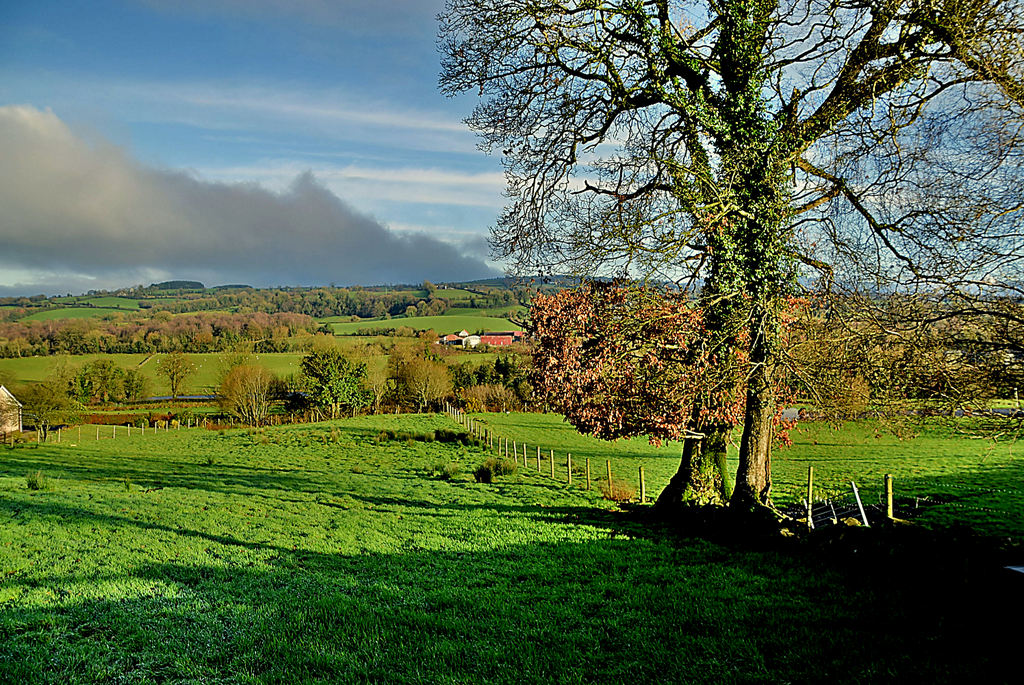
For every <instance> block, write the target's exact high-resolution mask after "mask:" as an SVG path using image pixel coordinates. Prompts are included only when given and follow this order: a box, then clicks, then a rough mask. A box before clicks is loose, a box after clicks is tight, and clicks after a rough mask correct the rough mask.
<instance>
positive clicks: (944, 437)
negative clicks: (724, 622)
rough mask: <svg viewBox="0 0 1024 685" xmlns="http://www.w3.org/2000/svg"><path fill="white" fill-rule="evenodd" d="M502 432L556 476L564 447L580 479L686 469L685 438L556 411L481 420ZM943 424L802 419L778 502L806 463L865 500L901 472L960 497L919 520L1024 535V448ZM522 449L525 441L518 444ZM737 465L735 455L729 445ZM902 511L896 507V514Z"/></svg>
mask: <svg viewBox="0 0 1024 685" xmlns="http://www.w3.org/2000/svg"><path fill="white" fill-rule="evenodd" d="M478 418H479V419H480V420H481V421H482V422H483V423H484V424H486V425H487V426H489V427H490V428H491V430H492V431H493V432H494V433H495V434H496V435H500V436H503V437H509V438H511V439H514V440H516V441H518V442H519V443H520V445H521V444H522V443H523V442H525V443H526V445H527V451H528V452H529V457H530V461H531V468H534V469H536V450H537V447H538V446H540V447H541V450H542V455H543V459H542V463H541V470H542V471H544V472H548V473H549V472H550V467H549V455H550V451H551V450H552V449H553V450H555V455H556V464H557V468H556V473H558V474H559V476H560V477H561V478H563V479H564V478H565V467H566V454H572V455H573V462H574V470H575V475H574V478H576V479H577V480H579V478H580V477H581V476H582V475H583V471H582V469H583V468H584V465H585V463H586V462H585V460H586V459H587V458H588V457H589V458H590V459H591V471H592V475H593V477H594V478H595V479H597V478H600V479H601V480H602V481H603V480H604V479H605V475H604V473H605V462H606V460H609V459H610V460H611V462H612V468H613V477H614V478H617V479H618V478H621V479H623V480H625V481H627V482H629V483H630V484H631V485H632V486H633V487H635V488H637V489H639V467H640V466H643V467H644V475H645V480H646V483H647V489H648V492H649V493H652V494H651V496H652V497H653V496H656V495H657V493H659V492H660V491H661V490H662V489H663V488H664V487H665V485H666V484H668V481H669V479H670V478H671V477H672V475H673V474H674V473H675V472H676V470H677V469H678V467H679V459H680V455H681V452H682V446H681V444H680V443H667V444H665V445H663V446H661V447H653V446H651V445H649V444H648V443H647V441H646V440H644V439H632V440H619V441H616V442H605V441H600V440H595V439H592V438H589V437H586V436H582V435H579V434H578V433H577V432H576V431H575V430H574V429H573V428H572V426H571V425H569V424H567V423H565V422H564V421H562V419H561V417H560V416H558V415H555V414H506V415H502V414H482V415H480V416H479V417H478ZM969 428H970V424H969V423H967V422H962V423H961V425H960V427H959V429H957V428H954V427H951V426H949V425H948V424H944V423H938V422H935V423H930V424H927V425H926V426H925V427H924V428H923V429H922V430H921V431H920V432H919V434H918V435H917V436H916V437H913V438H905V439H900V438H899V437H896V436H895V435H892V434H891V433H888V432H885V431H882V430H879V429H878V428H877V427H876V426H875V425H874V424H872V423H869V422H849V423H848V424H846V425H845V426H844V427H843V428H842V429H841V430H834V429H832V428H831V427H829V426H828V425H826V424H821V423H804V424H798V426H797V428H796V429H795V430H794V431H793V432H792V434H791V437H792V440H793V445H792V446H791V447H778V448H776V450H775V453H774V457H773V461H772V477H773V490H772V492H773V498H774V501H775V502H776V503H777V504H778V505H780V506H788V505H793V504H797V503H798V502H800V501H801V499H803V498H804V497H805V496H806V488H807V467H808V466H814V470H815V477H814V481H815V487H816V493H817V495H816V496H820V495H822V494H829V493H835V494H845V493H848V492H849V491H850V481H854V482H855V483H856V484H857V487H858V489H859V491H860V493H861V496H862V498H863V500H864V502H865V504H874V503H878V502H880V501H881V500H882V497H883V492H884V490H883V479H884V476H885V474H887V473H888V474H892V476H893V478H894V486H893V487H894V495H895V497H896V499H901V498H902V499H904V500H905V499H907V498H915V497H917V498H935V497H940V498H941V499H943V500H947V499H956V500H957V501H956V503H954V504H951V505H945V506H935V507H931V508H925V509H922V510H918V511H909V509H908V507H910V506H911V505H910V504H909V503H907V504H905V505H904V508H903V509H902V513H903V514H904V515H908V516H909V515H914V516H915V517H916V520H919V521H922V522H924V523H927V524H934V525H940V526H950V525H957V524H962V525H969V526H972V527H974V528H976V529H978V530H981V531H984V532H986V533H988V534H993V535H1009V536H1014V537H1018V538H1024V454H1022V451H1021V449H1020V446H1019V445H1015V444H1013V443H1012V442H1000V443H995V442H992V441H989V440H981V439H974V438H971V437H968V436H966V435H965V434H964V431H966V430H967V429H969ZM520 449H522V447H521V446H520ZM730 459H731V464H730V470H731V471H732V472H735V468H736V453H735V449H734V448H733V449H731V450H730ZM900 513H901V511H900V508H899V507H897V516H899V515H900Z"/></svg>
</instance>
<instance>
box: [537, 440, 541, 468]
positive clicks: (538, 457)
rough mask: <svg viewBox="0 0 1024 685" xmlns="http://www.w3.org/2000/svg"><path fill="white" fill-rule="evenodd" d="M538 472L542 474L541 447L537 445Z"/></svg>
mask: <svg viewBox="0 0 1024 685" xmlns="http://www.w3.org/2000/svg"><path fill="white" fill-rule="evenodd" d="M537 472H538V473H539V472H540V445H537Z"/></svg>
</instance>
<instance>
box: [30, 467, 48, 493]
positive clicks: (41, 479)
mask: <svg viewBox="0 0 1024 685" xmlns="http://www.w3.org/2000/svg"><path fill="white" fill-rule="evenodd" d="M25 485H26V486H27V487H28V489H29V490H42V489H43V488H45V487H46V476H44V475H43V472H42V471H33V472H32V473H29V474H28V475H27V476H26V477H25Z"/></svg>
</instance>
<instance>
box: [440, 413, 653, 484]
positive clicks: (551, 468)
mask: <svg viewBox="0 0 1024 685" xmlns="http://www.w3.org/2000/svg"><path fill="white" fill-rule="evenodd" d="M444 413H445V414H446V415H447V416H448V417H449V418H450V419H451V420H452V421H454V422H456V423H458V424H459V425H461V426H463V427H465V428H466V429H467V431H468V432H469V434H470V435H473V436H474V437H476V438H478V439H479V440H480V441H481V443H482V444H483V445H484V446H485V447H486V448H487V449H488V450H492V451H495V452H496V453H497V456H499V457H502V458H505V459H509V460H511V461H513V462H515V464H516V466H520V465H521V466H522V468H523V469H524V470H525V469H529V468H530V457H529V455H530V451H529V446H528V444H527V443H526V442H525V441H523V442H520V441H519V440H517V439H515V438H511V437H509V436H498V435H495V433H494V431H493V430H492V429H491V428H490V426H488V425H487V424H486V422H485V421H483V420H482V419H478V418H475V417H469V416H467V415H466V413H465V412H464V411H462V410H461V409H459V408H458V407H455V406H453V405H451V404H445V405H444ZM535 447H536V450H537V452H536V470H537V473H541V472H542V471H543V466H542V463H543V456H544V455H543V453H544V449H543V448H542V447H541V446H540V445H535ZM547 453H548V476H549V477H550V478H551V479H552V480H556V479H557V476H556V468H555V467H556V463H558V462H560V460H558V459H556V457H555V450H554V449H548V450H547ZM520 458H521V460H522V461H521V462H520ZM577 462H578V460H577ZM561 463H563V464H564V467H565V472H564V473H565V477H564V482H565V484H566V485H572V484H573V457H572V453H571V452H566V455H565V461H564V462H561ZM582 473H583V476H584V482H583V484H582V485H583V487H584V489H586V490H592V489H593V484H594V478H593V473H592V470H591V460H590V458H589V457H586V458H584V461H583V468H582ZM605 474H606V477H605V478H606V483H607V488H608V491H609V494H611V493H612V491H613V490H614V484H615V482H616V481H614V479H613V476H612V461H611V459H606V460H605ZM621 482H623V483H625V481H621ZM636 484H637V485H638V488H637V492H638V493H639V501H640V502H646V501H647V482H646V477H645V475H644V467H643V466H639V467H638V469H637V482H636Z"/></svg>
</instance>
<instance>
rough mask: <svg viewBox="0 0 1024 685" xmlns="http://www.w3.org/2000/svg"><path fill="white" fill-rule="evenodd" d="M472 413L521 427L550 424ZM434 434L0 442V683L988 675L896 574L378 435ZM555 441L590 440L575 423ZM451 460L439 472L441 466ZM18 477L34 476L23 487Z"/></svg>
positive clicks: (407, 422)
mask: <svg viewBox="0 0 1024 685" xmlns="http://www.w3.org/2000/svg"><path fill="white" fill-rule="evenodd" d="M487 418H488V419H489V420H490V421H492V425H494V426H497V425H498V420H499V419H500V420H501V421H503V422H504V423H502V424H501V425H502V426H503V427H504V428H506V429H508V430H509V431H512V430H516V431H523V433H524V434H526V432H528V431H530V430H543V431H544V432H545V433H547V432H548V431H554V430H555V427H556V426H557V424H552V425H551V426H550V427H545V424H543V423H542V422H539V421H528V420H527V418H531V419H532V418H533V417H519V416H515V415H511V416H503V417H499V416H491V417H487ZM454 427H455V425H454V424H453V423H452V422H450V421H448V420H447V419H446V418H444V417H441V416H397V417H396V416H383V417H360V418H356V419H352V420H345V421H339V422H333V423H329V424H315V425H307V426H287V427H278V428H272V429H265V430H262V431H259V432H255V431H241V430H238V431H225V432H220V433H218V432H213V431H204V430H191V431H188V430H181V431H170V432H163V433H156V434H154V433H152V432H148V433H147V434H146V435H145V436H141V435H140V434H139V433H135V434H134V436H133V437H132V438H131V439H127V438H126V439H118V440H109V439H107V440H99V441H96V440H94V439H93V440H83V442H82V443H81V444H76V443H73V442H72V441H70V440H69V439H67V437H68V436H67V435H65V439H64V441H62V443H61V444H59V445H57V444H52V443H51V444H46V445H42V446H38V447H34V446H28V447H19V448H15V449H8V448H0V520H2V525H0V607H2V611H0V682H5V683H6V682H11V683H23V684H30V683H44V682H45V683H51V682H61V683H96V682H110V683H113V682H139V683H149V682H225V683H246V682H282V683H283V682H288V683H292V682H389V683H391V682H395V683H403V682H408V683H468V682H489V683H517V684H518V683H524V682H527V683H581V682H602V683H605V682H608V683H627V682H628V683H636V682H666V683H667V682H708V683H712V682H713V683H720V682H751V683H753V682H824V681H841V682H878V681H895V680H908V679H909V680H913V681H918V682H922V681H929V682H934V681H944V682H965V681H971V680H973V681H975V682H980V681H988V682H993V680H992V677H993V676H992V674H993V673H996V672H998V671H996V670H995V669H996V667H997V666H996V664H995V660H996V657H998V655H999V653H1000V652H999V650H1000V649H1001V647H1000V646H999V645H998V644H996V643H993V642H986V640H987V639H988V638H989V631H988V630H984V629H982V628H983V626H981V627H979V626H978V625H975V624H974V623H966V622H965V623H963V624H962V623H960V622H959V619H961V618H964V617H961V616H960V615H959V614H956V613H955V612H953V610H952V609H951V608H950V607H951V606H954V605H957V606H958V605H959V602H958V601H948V600H947V601H941V602H940V601H933V598H931V597H928V596H926V595H924V594H923V593H922V592H920V591H919V590H917V589H916V588H919V587H920V586H921V584H920V583H917V585H914V584H911V583H909V582H906V581H903V580H900V579H899V578H898V577H896V576H893V575H891V574H879V578H877V579H874V578H873V576H871V575H870V574H865V572H864V571H865V569H863V568H859V567H854V568H847V567H846V566H845V565H843V564H836V563H832V562H831V561H828V560H826V559H823V558H821V557H819V556H815V555H814V554H803V553H798V552H795V551H794V552H784V551H778V550H776V551H772V550H758V549H756V548H744V547H742V546H737V547H726V546H722V545H719V544H714V543H711V542H706V541H702V540H696V539H694V540H686V539H679V538H676V537H672V536H665V535H663V534H661V533H658V532H657V530H656V529H653V530H652V529H650V528H647V527H641V526H640V524H638V523H635V522H631V521H629V520H626V519H624V518H622V516H621V515H619V514H617V513H615V511H613V510H612V509H611V508H610V505H609V503H607V502H604V501H602V500H600V499H598V497H597V495H596V493H595V492H594V491H590V492H588V491H586V490H584V489H582V488H580V487H576V486H572V487H570V486H567V485H565V484H564V483H561V482H558V481H553V480H551V479H550V478H549V477H548V476H546V475H543V474H537V473H536V472H534V471H531V470H530V469H522V468H520V470H519V471H518V472H517V473H515V474H513V475H511V476H505V477H501V478H499V479H498V480H497V482H495V483H494V484H481V483H476V482H474V480H473V478H472V477H471V476H470V472H471V471H472V469H473V468H474V467H475V466H476V465H477V464H479V463H480V462H481V461H482V460H483V459H484V457H485V453H484V451H483V450H482V449H481V448H478V447H465V446H461V445H456V444H450V443H439V442H431V443H427V442H419V441H413V440H404V439H398V440H387V439H384V440H381V439H380V437H379V433H380V431H381V430H382V429H386V428H391V429H396V430H404V431H412V432H416V433H424V432H427V431H431V430H433V429H436V428H454ZM574 447H576V448H577V449H579V450H580V453H581V454H582V453H583V452H584V451H586V450H587V449H590V450H592V451H593V453H595V454H597V453H598V452H602V453H604V452H605V449H604V448H605V446H604V445H601V444H594V445H591V444H589V443H588V441H587V440H586V439H584V438H577V442H575V443H574ZM616 449H618V450H620V451H619V453H618V457H617V458H618V459H621V460H627V459H629V458H638V459H647V460H650V461H649V463H656V461H657V460H658V459H661V458H664V459H669V458H670V455H668V454H666V455H665V456H664V457H662V456H661V455H660V453H652V452H651V451H650V448H648V447H647V446H645V445H643V444H642V443H637V444H635V445H634V444H630V445H629V446H627V445H624V444H619V445H618V446H617V447H616ZM665 451H666V452H671V449H670V448H665ZM449 464H456V465H459V466H460V467H461V472H459V473H457V474H456V475H455V476H454V477H453V478H452V479H450V480H444V479H442V478H441V477H440V476H439V475H438V471H439V470H440V469H441V468H442V467H444V466H445V465H449ZM37 472H41V473H42V474H43V475H44V477H45V482H44V483H43V486H42V488H41V489H38V490H33V489H30V488H29V487H28V484H29V480H30V479H29V478H28V476H29V475H30V474H35V473H37ZM883 576H884V577H883ZM959 592H962V591H958V593H959ZM959 596H960V594H957V595H955V597H954V598H953V599H954V600H956V598H958V597H959ZM967 604H968V603H967V602H966V600H965V605H967ZM969 606H970V607H972V608H973V609H972V610H974V609H977V610H978V611H981V610H983V609H984V607H985V605H984V604H976V603H969ZM951 612H953V613H951ZM967 618H972V619H973V618H977V616H974V615H971V616H969V617H967ZM991 650H994V652H993V651H991Z"/></svg>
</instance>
